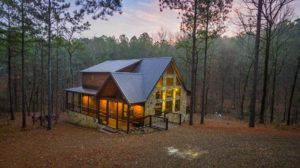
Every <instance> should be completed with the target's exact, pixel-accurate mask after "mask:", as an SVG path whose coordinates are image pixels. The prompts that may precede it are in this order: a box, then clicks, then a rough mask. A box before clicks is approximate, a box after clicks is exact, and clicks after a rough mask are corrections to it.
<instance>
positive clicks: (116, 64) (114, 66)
mask: <svg viewBox="0 0 300 168" xmlns="http://www.w3.org/2000/svg"><path fill="white" fill-rule="evenodd" d="M139 61H141V60H140V59H130V60H108V61H104V62H102V63H100V64H97V65H94V66H92V67H89V68H87V69H84V70H81V72H117V71H120V70H122V69H124V68H126V67H128V66H130V65H133V64H135V63H137V62H139Z"/></svg>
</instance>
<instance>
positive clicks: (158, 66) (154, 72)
mask: <svg viewBox="0 0 300 168" xmlns="http://www.w3.org/2000/svg"><path fill="white" fill-rule="evenodd" d="M171 60H172V57H157V58H144V59H143V60H142V61H141V62H140V64H139V65H138V67H137V69H136V71H135V72H138V73H142V74H144V92H145V96H146V98H147V97H148V96H149V94H151V92H152V90H153V88H154V87H155V84H156V83H157V82H158V80H159V78H160V77H161V75H162V74H163V73H164V71H165V69H166V68H167V66H168V65H169V64H170V62H171Z"/></svg>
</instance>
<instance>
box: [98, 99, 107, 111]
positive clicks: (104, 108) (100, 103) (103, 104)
mask: <svg viewBox="0 0 300 168" xmlns="http://www.w3.org/2000/svg"><path fill="white" fill-rule="evenodd" d="M106 104H107V100H100V102H99V105H100V110H101V111H106Z"/></svg>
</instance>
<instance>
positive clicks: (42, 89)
mask: <svg viewBox="0 0 300 168" xmlns="http://www.w3.org/2000/svg"><path fill="white" fill-rule="evenodd" d="M44 76H45V73H44V42H43V40H42V41H41V75H40V84H41V85H40V86H41V94H40V102H41V109H40V110H41V111H40V112H41V116H44V108H45V102H44V98H45V84H44ZM43 124H44V123H43V120H41V125H43Z"/></svg>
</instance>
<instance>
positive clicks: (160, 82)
mask: <svg viewBox="0 0 300 168" xmlns="http://www.w3.org/2000/svg"><path fill="white" fill-rule="evenodd" d="M156 86H157V87H162V86H163V79H162V78H160V79H159V81H158V82H157V84H156Z"/></svg>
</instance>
